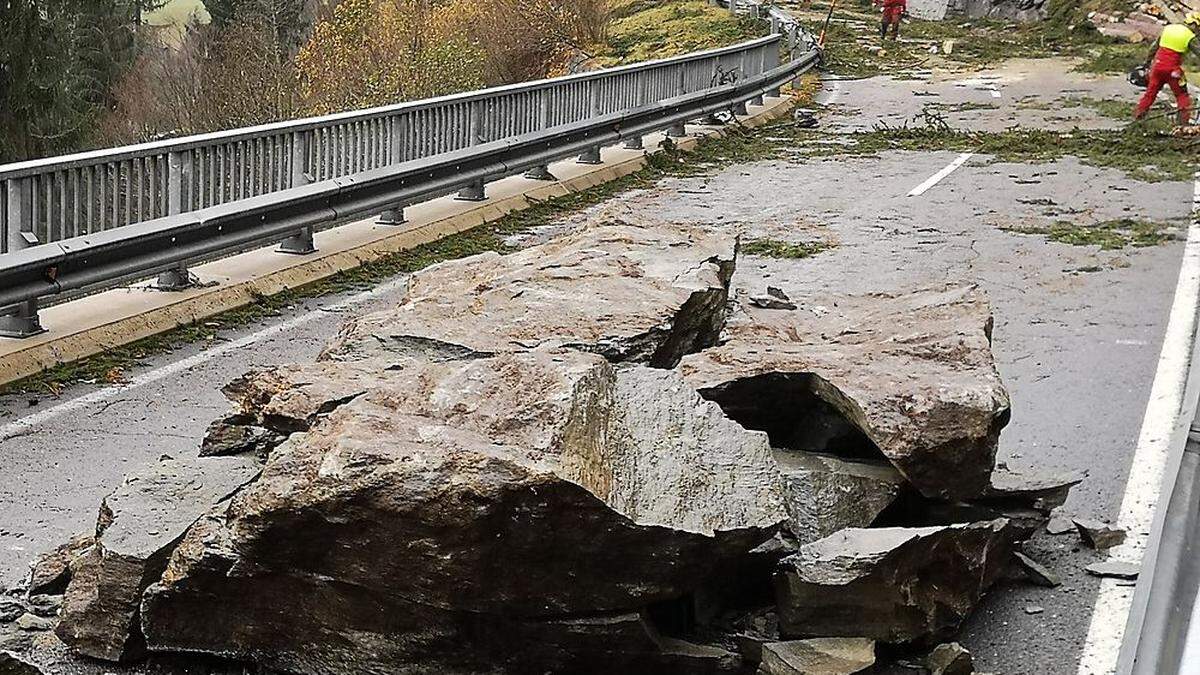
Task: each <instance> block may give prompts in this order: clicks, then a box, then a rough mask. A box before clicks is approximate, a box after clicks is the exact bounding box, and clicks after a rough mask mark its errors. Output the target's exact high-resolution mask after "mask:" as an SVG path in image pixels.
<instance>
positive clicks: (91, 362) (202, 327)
mask: <svg viewBox="0 0 1200 675" xmlns="http://www.w3.org/2000/svg"><path fill="white" fill-rule="evenodd" d="M772 147H773V146H772V145H771V144H770V143H769V142H767V141H764V140H763V138H762V135H761V134H757V133H754V132H753V131H752V130H749V129H744V128H740V127H733V128H731V129H730V130H729V133H728V135H726V136H724V137H721V138H712V139H704V140H702V141H701V142H700V143H699V144H698V146H697V147H696V148H695V149H694V150H692V151H690V152H681V151H679V150H677V149H675V148H668V149H667V150H666V151H665V152H661V153H654V154H650V155H647V164H646V166H645V167H643V168H642V169H640V170H638V171H636V172H634V173H632V174H629V175H627V176H623V177H621V178H618V179H616V180H613V181H609V182H607V183H603V184H600V185H596V186H594V187H591V188H588V189H587V190H582V191H580V192H574V193H571V194H568V195H563V196H561V197H555V198H553V199H548V200H546V201H543V202H537V203H535V204H532V205H531V206H529V207H528V208H526V209H523V210H520V211H513V212H512V213H509V214H507V215H505V216H503V217H502V218H499V219H498V220H495V221H493V222H491V223H485V224H484V225H480V226H478V227H475V228H472V229H470V230H467V231H465V232H461V233H459V234H455V235H451V236H449V237H445V238H443V239H439V240H437V241H434V242H430V243H428V244H422V245H420V246H417V247H414V248H412V249H408V250H405V251H400V252H397V253H394V254H391V255H388V256H385V257H383V258H380V259H378V260H372V261H367V262H364V263H363V264H362V265H361V266H360V267H356V268H354V269H349V270H344V271H342V272H338V273H336V274H334V275H332V276H330V277H328V278H326V279H322V280H320V281H316V282H313V283H311V284H308V285H306V286H301V287H298V288H295V289H289V290H286V291H282V292H280V293H277V294H275V295H270V296H261V297H258V298H255V300H254V301H253V302H252V303H250V304H248V305H246V306H245V307H240V308H237V309H233V310H229V311H227V312H223V313H221V314H218V315H215V316H212V317H209V318H206V319H204V320H202V321H199V322H196V323H192V324H188V325H185V326H180V327H178V328H175V329H172V330H170V331H167V332H164V333H160V334H158V335H154V336H151V337H148V338H145V339H142V340H139V341H137V342H133V343H130V344H127V345H123V346H118V347H113V348H111V349H109V350H107V351H105V352H104V353H102V354H96V355H94V356H90V357H87V358H84V359H80V360H79V361H75V362H72V363H64V364H59V365H56V366H54V367H51V368H48V369H46V370H44V371H42V372H41V373H39V374H37V375H33V376H30V377H28V378H25V379H23V380H18V381H16V382H12V383H9V384H7V385H3V386H0V395H14V394H49V395H52V396H57V395H58V394H59V393H60V392H61V391H62V389H63V388H64V387H66V386H68V385H70V384H74V383H79V382H90V383H102V384H119V383H121V382H122V381H124V378H125V374H126V372H128V371H129V370H130V369H131V368H133V367H136V366H138V365H141V364H143V363H144V362H145V360H146V359H148V358H150V357H152V356H155V355H159V354H165V353H167V352H171V351H174V350H176V349H178V348H180V347H183V346H185V345H188V344H197V343H199V344H205V343H215V342H216V341H217V340H219V339H221V332H222V331H228V330H235V329H238V328H243V327H246V326H249V325H252V324H255V323H257V322H259V321H262V320H264V319H269V318H271V317H276V316H280V315H281V314H282V313H283V312H284V311H285V310H287V309H289V308H291V307H294V306H295V305H296V304H299V303H301V302H303V301H304V300H306V299H309V298H316V297H321V296H327V295H331V294H335V293H342V292H349V291H356V290H364V289H367V288H371V287H373V286H376V285H378V284H379V283H381V282H383V281H385V280H387V279H389V278H392V277H395V276H398V275H401V274H409V273H412V272H416V271H418V270H421V269H424V268H426V267H428V266H430V265H432V264H434V263H438V262H442V261H445V260H454V259H458V258H465V257H467V256H471V255H476V254H479V253H484V252H487V251H496V252H500V253H507V252H510V251H511V250H512V248H511V247H510V246H508V245H507V244H506V243H505V240H506V239H507V238H508V237H510V236H511V235H514V234H520V233H522V232H527V231H529V230H531V229H533V228H536V227H540V226H544V225H548V224H551V223H553V222H555V221H556V220H558V219H560V218H562V217H563V216H566V215H568V214H571V213H575V212H578V211H580V210H581V209H584V208H587V207H590V206H594V205H596V204H599V203H600V202H603V201H605V200H606V199H609V198H611V197H612V196H613V195H616V194H618V193H620V192H623V191H626V190H630V189H635V188H646V187H650V186H652V185H653V184H654V183H655V182H656V181H658V180H660V179H661V178H664V177H667V176H693V175H697V174H701V173H706V172H712V171H715V170H717V169H720V168H722V167H725V166H729V165H731V164H734V163H738V162H744V161H750V160H752V159H758V158H761V157H763V156H765V155H766V154H768V153H769V152H770V151H771V148H772Z"/></svg>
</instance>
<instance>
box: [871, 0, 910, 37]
mask: <svg viewBox="0 0 1200 675" xmlns="http://www.w3.org/2000/svg"><path fill="white" fill-rule="evenodd" d="M871 3H872V4H874V5H876V6H880V5H882V6H883V20H882V21H880V22H879V39H880V40H886V39H887V32H888V26H891V27H892V39H893V40H899V39H900V17H902V16H904V13H905V12H907V11H908V1H907V0H871Z"/></svg>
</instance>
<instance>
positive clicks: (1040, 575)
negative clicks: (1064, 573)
mask: <svg viewBox="0 0 1200 675" xmlns="http://www.w3.org/2000/svg"><path fill="white" fill-rule="evenodd" d="M1013 559H1014V560H1015V561H1016V563H1017V565H1018V566H1019V567H1020V568H1021V572H1022V573H1023V574H1024V576H1025V578H1026V579H1029V580H1030V581H1031V582H1033V583H1035V584H1037V585H1038V586H1045V587H1046V588H1054V587H1056V586H1058V585H1059V584H1061V583H1062V582H1061V581H1060V580H1059V578H1058V575H1056V574H1054V573H1053V572H1051V571H1050V570H1049V569H1047V568H1046V566H1045V565H1043V564H1041V563H1039V562H1038V561H1036V560H1034V559H1033V558H1030V557H1029V556H1027V555H1025V554H1024V553H1021V552H1020V551H1014V552H1013Z"/></svg>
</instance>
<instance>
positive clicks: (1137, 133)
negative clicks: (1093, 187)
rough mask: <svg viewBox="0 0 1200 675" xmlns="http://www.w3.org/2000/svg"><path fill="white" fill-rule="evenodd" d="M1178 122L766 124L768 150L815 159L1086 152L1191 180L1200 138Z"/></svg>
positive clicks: (1143, 174)
mask: <svg viewBox="0 0 1200 675" xmlns="http://www.w3.org/2000/svg"><path fill="white" fill-rule="evenodd" d="M1170 129H1171V121H1170V120H1169V119H1167V117H1165V116H1162V115H1160V116H1158V117H1155V118H1153V119H1149V120H1147V121H1145V122H1139V123H1136V124H1130V125H1128V126H1125V127H1122V128H1119V129H1095V130H1092V129H1089V130H1081V129H1072V130H1071V131H1066V132H1063V131H1053V130H1049V129H1031V128H1020V127H1013V128H1010V129H1006V130H1004V131H996V132H985V131H966V130H961V129H954V128H952V127H950V126H949V125H948V124H947V123H946V122H945V121H944V120H943V119H941V118H940V117H939V116H938V115H937V113H936V112H934V111H928V110H927V111H926V113H925V118H924V120H923V121H920V122H918V123H914V124H906V125H904V126H900V127H879V128H876V129H874V130H872V131H866V132H858V133H850V134H844V135H841V136H839V137H837V138H838V139H839V140H842V141H844V143H841V144H834V143H829V142H828V141H830V140H832V139H831V137H830V135H829V134H828V133H827V132H820V131H810V130H806V129H799V128H796V127H795V125H792V124H781V125H774V126H770V127H765V128H764V129H763V136H764V137H769V138H772V139H774V146H775V147H774V149H773V150H770V151H768V152H767V153H766V156H770V157H775V158H780V159H783V158H789V157H790V158H794V159H795V158H799V159H803V158H807V157H829V156H844V155H860V156H861V155H872V154H877V153H880V152H886V151H889V150H920V151H931V150H954V151H958V152H968V151H969V152H975V153H978V154H982V155H991V156H993V157H995V158H996V159H997V160H1000V161H1013V162H1044V161H1053V160H1056V159H1060V158H1062V157H1065V156H1074V157H1078V158H1079V159H1080V160H1081V161H1083V162H1085V163H1087V164H1090V165H1092V166H1096V167H1103V168H1111V169H1118V170H1120V171H1123V172H1124V173H1125V174H1126V175H1127V176H1129V177H1130V178H1134V179H1136V180H1142V181H1147V182H1157V181H1164V180H1179V181H1190V180H1191V179H1192V173H1193V171H1194V168H1193V167H1194V165H1195V161H1196V154H1197V153H1196V139H1194V138H1187V137H1178V136H1174V135H1172V134H1171V133H1169V132H1170Z"/></svg>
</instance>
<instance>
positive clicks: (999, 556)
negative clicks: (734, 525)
mask: <svg viewBox="0 0 1200 675" xmlns="http://www.w3.org/2000/svg"><path fill="white" fill-rule="evenodd" d="M1015 537H1016V532H1015V530H1014V529H1013V528H1012V527H1010V526H1009V524H1008V522H1007V521H1005V520H1003V519H998V520H995V521H990V522H985V523H974V524H968V525H950V526H945V527H925V528H903V527H893V528H877V529H846V530H842V531H841V532H838V533H836V534H833V535H831V536H829V537H826V538H825V539H822V540H820V541H817V542H814V543H811V544H806V545H805V546H802V547H800V551H799V552H798V553H796V554H795V555H792V556H789V557H788V558H785V559H784V560H783V561H782V562H781V563H780V565H779V568H778V570H777V572H776V577H775V578H776V585H777V598H778V604H779V620H780V630H781V632H782V633H783V634H784V635H786V636H789V637H821V636H837V637H868V638H873V639H876V640H881V641H884V642H920V641H926V640H929V639H931V638H937V637H939V636H942V635H945V634H946V633H947V632H950V631H953V630H954V629H955V628H957V627H958V625H959V624H960V623H962V621H963V620H964V619H965V618H966V617H967V615H968V614H970V612H971V610H972V609H973V608H974V607H975V605H976V603H977V602H978V601H979V600H980V598H982V597H983V594H984V593H985V592H986V591H987V590H988V588H990V587H991V585H992V584H993V583H995V582H996V581H997V580H998V579H999V578H1000V577H1001V576H1002V575H1003V573H1004V570H1005V567H1006V566H1007V565H1008V563H1009V562H1010V560H1011V559H1012V553H1013V549H1014V544H1015V541H1014V540H1015Z"/></svg>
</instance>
